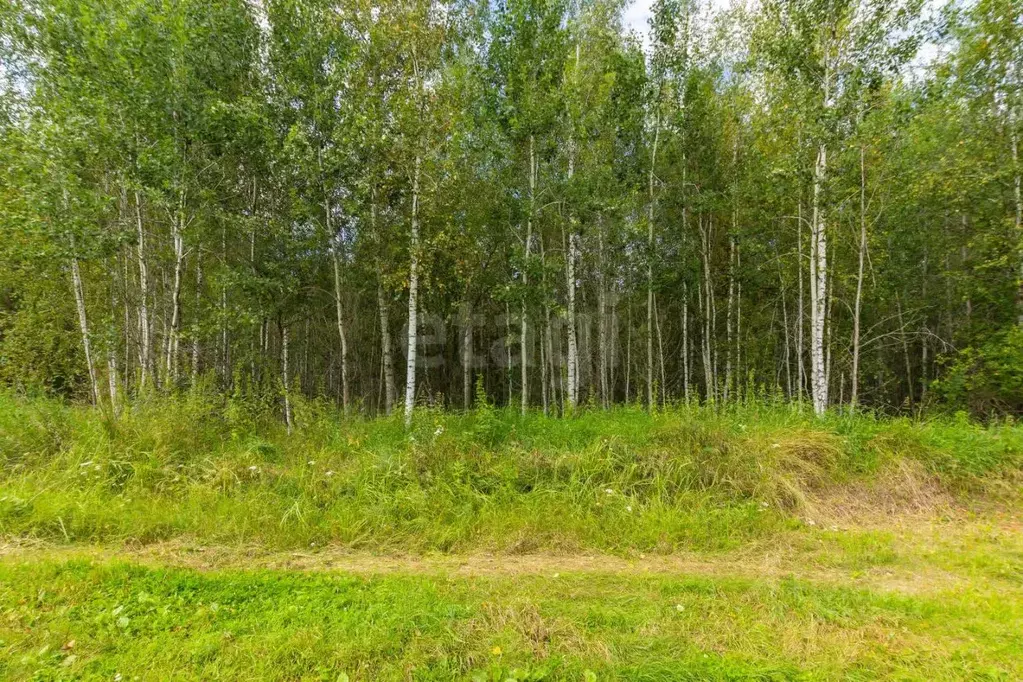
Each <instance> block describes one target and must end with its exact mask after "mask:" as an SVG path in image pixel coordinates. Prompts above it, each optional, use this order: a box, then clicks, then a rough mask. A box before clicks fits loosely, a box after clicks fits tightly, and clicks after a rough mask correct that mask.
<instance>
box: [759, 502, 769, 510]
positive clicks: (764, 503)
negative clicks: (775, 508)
mask: <svg viewBox="0 0 1023 682" xmlns="http://www.w3.org/2000/svg"><path fill="white" fill-rule="evenodd" d="M760 506H761V507H763V508H764V509H767V508H768V507H770V506H771V505H770V504H768V503H767V502H761V503H760Z"/></svg>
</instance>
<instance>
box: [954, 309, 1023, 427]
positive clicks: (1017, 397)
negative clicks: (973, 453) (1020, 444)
mask: <svg viewBox="0 0 1023 682" xmlns="http://www.w3.org/2000/svg"><path fill="white" fill-rule="evenodd" d="M934 387H935V390H936V391H937V393H938V394H939V395H940V396H941V397H942V398H943V399H944V401H945V403H946V404H947V405H948V406H950V407H952V408H954V409H961V410H967V411H968V412H969V413H970V414H972V415H974V416H977V417H989V416H991V415H995V414H1001V415H1006V414H1007V415H1014V416H1018V415H1023V329H1021V328H1019V327H1015V326H1014V327H1011V328H1010V329H1008V330H1005V331H1003V332H1001V333H999V334H997V335H995V336H994V337H992V338H991V339H989V340H988V341H987V342H985V343H984V344H983V345H981V346H979V347H970V348H965V349H963V350H962V351H960V352H959V353H958V354H957V355H956V357H955V359H954V361H953V362H952V363H951V366H950V367H949V369H948V372H947V373H946V375H945V377H944V378H943V379H941V380H939V381H937V382H935V385H934Z"/></svg>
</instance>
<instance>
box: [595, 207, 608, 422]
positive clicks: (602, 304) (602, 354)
mask: <svg viewBox="0 0 1023 682" xmlns="http://www.w3.org/2000/svg"><path fill="white" fill-rule="evenodd" d="M597 238H598V239H599V244H598V255H599V259H600V264H599V266H598V267H599V276H598V281H597V344H598V346H599V349H598V353H599V358H600V362H599V367H600V405H601V407H602V408H603V409H605V410H606V409H608V407H609V406H610V403H611V399H610V396H609V395H608V383H607V366H608V350H607V288H606V278H605V276H604V272H605V267H606V264H605V263H604V257H605V254H604V221H603V219H602V218H599V217H598V230H597Z"/></svg>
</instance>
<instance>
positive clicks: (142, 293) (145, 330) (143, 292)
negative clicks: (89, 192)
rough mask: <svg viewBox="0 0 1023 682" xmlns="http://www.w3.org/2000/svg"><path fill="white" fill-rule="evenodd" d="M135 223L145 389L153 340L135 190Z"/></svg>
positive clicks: (138, 199)
mask: <svg viewBox="0 0 1023 682" xmlns="http://www.w3.org/2000/svg"><path fill="white" fill-rule="evenodd" d="M135 225H136V227H137V228H138V244H137V247H136V254H137V256H138V266H139V366H140V367H141V376H140V378H139V386H140V388H142V389H145V387H146V384H147V382H148V380H149V377H150V375H151V374H152V368H153V364H152V358H153V340H152V336H151V335H150V329H149V304H148V300H149V268H148V267H147V265H146V231H145V228H144V227H143V224H142V200H141V197H139V193H138V192H135Z"/></svg>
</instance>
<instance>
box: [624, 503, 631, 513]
mask: <svg viewBox="0 0 1023 682" xmlns="http://www.w3.org/2000/svg"><path fill="white" fill-rule="evenodd" d="M625 511H627V512H630V511H632V505H631V504H627V505H625Z"/></svg>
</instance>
